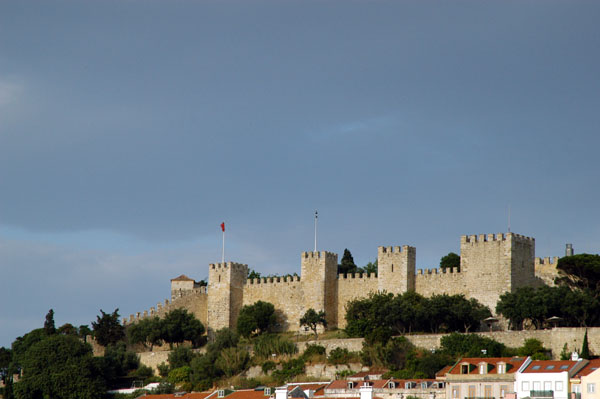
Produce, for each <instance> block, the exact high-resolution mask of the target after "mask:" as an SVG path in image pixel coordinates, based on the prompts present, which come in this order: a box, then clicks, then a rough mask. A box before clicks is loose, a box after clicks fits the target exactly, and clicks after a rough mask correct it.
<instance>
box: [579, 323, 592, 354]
mask: <svg viewBox="0 0 600 399" xmlns="http://www.w3.org/2000/svg"><path fill="white" fill-rule="evenodd" d="M579 357H581V358H582V359H589V358H590V345H589V343H588V334H587V329H586V330H585V335H584V336H583V344H582V345H581V354H580V355H579Z"/></svg>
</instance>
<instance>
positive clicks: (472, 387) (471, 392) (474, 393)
mask: <svg viewBox="0 0 600 399" xmlns="http://www.w3.org/2000/svg"><path fill="white" fill-rule="evenodd" d="M475 396H477V391H476V390H475V385H469V397H470V398H474V397H475Z"/></svg>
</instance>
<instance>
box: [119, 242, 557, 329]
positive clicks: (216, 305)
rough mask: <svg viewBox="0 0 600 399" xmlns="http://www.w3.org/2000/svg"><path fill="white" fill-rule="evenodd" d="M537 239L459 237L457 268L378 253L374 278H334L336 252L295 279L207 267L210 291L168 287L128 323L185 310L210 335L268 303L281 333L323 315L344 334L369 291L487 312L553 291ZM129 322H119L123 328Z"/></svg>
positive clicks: (240, 267) (183, 280) (179, 281)
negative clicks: (353, 304) (352, 305)
mask: <svg viewBox="0 0 600 399" xmlns="http://www.w3.org/2000/svg"><path fill="white" fill-rule="evenodd" d="M534 255H535V239H534V238H531V237H527V236H524V235H520V234H515V233H510V232H509V233H497V234H473V235H463V236H461V238H460V257H461V261H460V262H461V263H460V267H453V268H446V269H441V268H438V267H433V268H427V269H419V270H417V269H416V248H415V247H412V246H409V245H402V246H380V247H378V248H377V262H378V272H377V273H348V274H340V275H338V274H337V264H338V262H337V261H338V256H337V254H335V253H333V252H327V251H317V252H302V253H301V265H300V266H301V273H300V276H298V275H295V276H290V275H286V276H275V277H272V276H271V277H262V278H253V279H249V278H248V266H247V265H246V264H242V263H235V262H225V263H212V264H210V265H209V268H208V270H209V276H208V286H207V287H206V286H200V283H198V282H195V281H194V280H193V279H191V278H189V277H187V276H184V275H182V276H179V277H178V278H175V279H172V280H171V288H172V290H171V298H170V301H169V300H168V299H167V300H165V302H164V305H163V304H161V303H159V304H157V306H156V308H150V311H149V312H148V311H144V312H143V313H139V312H138V313H137V317H136V316H134V315H131V316H130V317H129V322H133V321H134V320H139V319H141V318H142V317H147V315H148V314H150V315H157V316H159V317H162V316H163V315H164V314H165V313H166V312H168V311H170V310H173V309H176V308H186V309H189V310H190V311H192V312H193V313H194V314H196V315H198V317H199V318H200V319H201V321H202V322H203V323H206V325H207V327H208V331H209V333H212V332H214V331H216V330H217V329H219V328H223V327H233V326H235V324H236V321H237V315H238V313H239V310H240V309H241V307H242V306H245V305H250V304H253V303H255V302H257V301H259V300H260V301H266V302H270V303H272V304H273V305H274V306H275V308H276V310H277V314H278V323H279V324H278V328H279V329H280V330H288V331H289V330H291V331H296V330H298V329H299V327H300V326H299V319H300V318H301V317H302V315H303V314H304V313H305V312H306V310H308V309H310V308H312V309H315V310H317V311H319V310H324V311H325V314H326V317H327V323H328V325H329V326H330V327H332V328H335V327H339V328H343V327H344V325H345V318H344V316H345V307H346V305H347V304H348V303H349V301H351V300H353V299H357V298H364V297H366V296H367V295H369V293H371V292H377V291H379V292H389V293H392V294H401V293H404V292H407V291H415V292H417V293H419V294H421V295H424V296H432V295H436V294H448V295H454V294H461V295H464V296H465V297H467V298H475V299H477V300H478V301H479V302H481V303H483V304H484V305H486V306H488V307H489V308H490V309H491V310H492V311H494V310H495V304H496V302H497V300H498V298H499V296H500V295H501V294H502V293H504V292H507V291H509V292H512V291H514V290H515V289H516V288H518V287H522V286H536V284H541V282H542V281H543V283H545V284H552V281H553V279H554V276H555V275H556V263H557V262H558V258H557V257H555V258H550V257H546V258H534ZM125 322H127V321H126V320H124V323H125Z"/></svg>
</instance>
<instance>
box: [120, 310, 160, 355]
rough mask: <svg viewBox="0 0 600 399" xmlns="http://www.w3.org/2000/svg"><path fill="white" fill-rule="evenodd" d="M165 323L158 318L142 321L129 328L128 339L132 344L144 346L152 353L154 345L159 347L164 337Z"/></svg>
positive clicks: (127, 330)
mask: <svg viewBox="0 0 600 399" xmlns="http://www.w3.org/2000/svg"><path fill="white" fill-rule="evenodd" d="M163 329H164V323H163V322H162V320H161V319H160V318H158V317H148V318H145V319H141V320H140V321H138V322H137V323H134V324H131V325H129V326H127V329H126V332H127V338H128V341H129V343H130V344H138V343H139V344H142V345H144V348H146V349H149V350H150V351H152V349H153V348H154V345H159V344H160V343H161V342H162V338H163V336H164V331H163Z"/></svg>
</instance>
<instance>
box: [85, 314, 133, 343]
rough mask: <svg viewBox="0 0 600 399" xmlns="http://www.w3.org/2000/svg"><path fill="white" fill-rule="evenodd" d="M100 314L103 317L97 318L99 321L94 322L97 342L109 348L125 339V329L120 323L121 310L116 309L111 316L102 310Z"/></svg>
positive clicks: (93, 326)
mask: <svg viewBox="0 0 600 399" xmlns="http://www.w3.org/2000/svg"><path fill="white" fill-rule="evenodd" d="M100 313H102V316H96V319H97V320H96V321H95V322H92V328H93V330H94V337H95V338H96V341H97V342H98V343H99V344H100V345H102V346H108V345H109V344H115V343H117V342H119V341H121V340H122V339H123V338H125V327H123V326H122V325H121V323H120V322H119V309H118V308H117V309H115V311H114V312H112V313H111V314H108V313H104V311H103V310H102V309H100Z"/></svg>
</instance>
